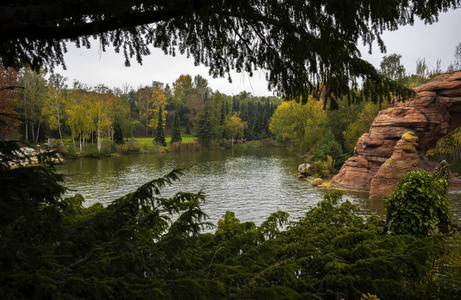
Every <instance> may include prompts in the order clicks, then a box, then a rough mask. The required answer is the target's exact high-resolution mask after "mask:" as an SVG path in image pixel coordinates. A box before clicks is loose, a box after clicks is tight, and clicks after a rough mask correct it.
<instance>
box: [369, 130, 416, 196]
mask: <svg viewBox="0 0 461 300" xmlns="http://www.w3.org/2000/svg"><path fill="white" fill-rule="evenodd" d="M417 141H418V137H417V136H416V135H415V134H414V133H413V132H412V131H409V132H407V133H405V134H403V136H402V138H401V139H400V140H399V141H398V142H397V144H396V145H395V147H394V151H393V152H392V156H391V157H390V158H389V159H387V160H386V161H385V162H384V163H383V164H382V165H381V167H380V168H379V170H378V172H376V175H375V176H374V177H373V178H372V179H371V183H370V198H386V197H387V196H388V195H389V194H390V193H392V191H393V190H394V189H395V187H396V186H397V185H398V184H399V181H400V177H402V176H403V175H405V174H407V173H408V172H410V171H413V170H416V169H418V168H419V162H420V159H419V155H418V151H417V150H416V147H418V143H417Z"/></svg>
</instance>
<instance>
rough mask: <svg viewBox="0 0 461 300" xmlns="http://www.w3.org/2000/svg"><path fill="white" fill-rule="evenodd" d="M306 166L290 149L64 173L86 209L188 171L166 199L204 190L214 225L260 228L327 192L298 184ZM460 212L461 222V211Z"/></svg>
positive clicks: (79, 164)
mask: <svg viewBox="0 0 461 300" xmlns="http://www.w3.org/2000/svg"><path fill="white" fill-rule="evenodd" d="M302 162H303V161H302V159H299V158H297V157H294V156H292V155H291V154H290V153H289V152H288V151H287V150H286V149H279V148H276V149H250V150H239V151H232V150H225V151H214V152H187V153H170V154H150V155H149V154H145V155H142V154H141V155H127V156H119V157H110V158H104V159H101V160H95V159H79V160H74V161H69V162H67V163H66V164H65V165H63V166H60V167H59V170H60V172H64V173H66V174H73V175H71V176H68V177H67V180H66V185H67V186H68V187H69V188H70V189H71V191H70V192H69V195H73V194H75V193H81V194H82V195H83V196H84V198H85V199H86V205H91V204H92V203H95V202H101V203H109V202H110V201H112V200H114V199H116V198H118V197H121V196H123V195H125V194H127V193H129V192H133V191H135V190H136V188H137V187H138V186H140V185H141V184H143V183H145V182H147V181H149V180H152V179H154V178H158V177H161V176H163V175H165V174H167V173H168V172H170V171H171V170H172V169H175V168H187V170H186V171H185V175H184V176H183V177H181V180H180V181H179V182H178V183H177V184H174V185H173V186H171V187H167V188H165V189H164V190H163V192H162V195H163V196H171V195H173V194H174V193H176V192H178V191H187V192H198V191H200V190H202V191H203V192H205V194H206V196H207V197H206V203H205V204H204V205H203V210H204V211H205V212H206V213H207V214H208V215H209V216H210V218H211V220H210V221H211V222H212V223H214V224H216V223H217V221H218V220H219V219H220V218H221V217H222V216H223V214H224V213H225V212H226V211H227V210H230V211H234V212H235V214H236V217H237V218H239V219H240V220H241V221H242V222H244V221H254V222H255V223H256V224H260V223H261V222H263V221H264V220H265V219H266V218H267V217H268V216H269V215H270V214H271V213H273V212H275V211H278V210H283V211H286V212H288V213H289V214H290V215H291V216H292V219H294V218H297V217H300V216H302V215H303V214H304V213H305V212H306V211H308V210H309V208H310V207H312V206H314V205H315V204H316V203H317V202H318V201H320V200H321V199H322V197H323V195H324V193H325V191H324V190H320V189H314V188H312V186H311V185H310V184H309V183H308V182H306V181H303V180H298V179H297V168H298V165H299V164H300V163H302ZM451 195H452V194H450V196H451ZM345 199H348V200H350V201H351V202H352V203H354V204H357V205H359V206H360V207H361V209H362V214H363V215H364V216H369V215H373V214H376V215H379V216H380V217H381V218H384V213H383V201H382V200H368V193H364V192H346V195H345ZM456 201H458V203H459V200H456ZM456 208H457V209H458V210H455V211H456V213H455V214H456V215H457V216H458V218H459V216H460V215H461V212H460V211H459V208H460V205H457V206H456Z"/></svg>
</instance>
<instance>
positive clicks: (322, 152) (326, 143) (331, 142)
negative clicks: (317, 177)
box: [309, 129, 348, 168]
mask: <svg viewBox="0 0 461 300" xmlns="http://www.w3.org/2000/svg"><path fill="white" fill-rule="evenodd" d="M311 153H312V156H311V157H309V160H311V161H314V162H315V161H321V162H326V163H330V164H331V161H333V164H334V167H336V168H339V167H341V166H342V164H343V163H344V162H345V161H346V159H347V157H348V156H347V154H344V153H343V150H342V148H341V145H340V144H339V143H338V142H337V141H336V139H335V136H334V134H333V132H332V131H331V130H330V129H327V131H326V132H325V134H324V135H323V137H322V139H321V140H320V141H319V142H318V144H317V145H316V146H315V147H314V148H313V149H312V150H311ZM328 156H330V157H331V159H330V160H329V159H328Z"/></svg>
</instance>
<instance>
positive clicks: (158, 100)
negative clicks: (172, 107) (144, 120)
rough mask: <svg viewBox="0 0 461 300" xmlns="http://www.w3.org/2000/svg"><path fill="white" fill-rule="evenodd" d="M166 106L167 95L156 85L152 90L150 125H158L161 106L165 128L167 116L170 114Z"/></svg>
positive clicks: (153, 126)
mask: <svg viewBox="0 0 461 300" xmlns="http://www.w3.org/2000/svg"><path fill="white" fill-rule="evenodd" d="M165 106H166V96H165V94H164V92H163V89H161V88H159V87H158V86H155V87H154V89H153V90H152V96H151V108H149V116H150V121H149V127H151V128H155V127H157V122H158V112H159V111H160V108H161V109H162V119H163V128H165V125H166V116H167V114H168V111H166V109H165Z"/></svg>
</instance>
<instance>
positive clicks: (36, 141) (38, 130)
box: [35, 123, 41, 144]
mask: <svg viewBox="0 0 461 300" xmlns="http://www.w3.org/2000/svg"><path fill="white" fill-rule="evenodd" d="M40 125H41V123H38V128H37V136H36V138H35V143H36V144H37V143H38V136H39V134H40Z"/></svg>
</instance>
